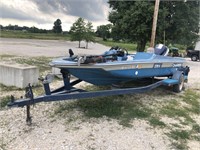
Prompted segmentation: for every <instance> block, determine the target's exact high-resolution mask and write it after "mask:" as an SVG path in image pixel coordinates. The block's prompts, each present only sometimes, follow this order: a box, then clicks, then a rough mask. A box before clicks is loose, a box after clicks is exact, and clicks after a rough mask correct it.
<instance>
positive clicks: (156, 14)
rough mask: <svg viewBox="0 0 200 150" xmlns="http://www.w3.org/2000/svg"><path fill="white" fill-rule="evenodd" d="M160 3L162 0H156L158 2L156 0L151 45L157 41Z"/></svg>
mask: <svg viewBox="0 0 200 150" xmlns="http://www.w3.org/2000/svg"><path fill="white" fill-rule="evenodd" d="M159 3H160V0H156V2H155V8H154V15H153V25H152V32H151V43H150V47H154V43H155V37H156V26H157V19H158V10H159Z"/></svg>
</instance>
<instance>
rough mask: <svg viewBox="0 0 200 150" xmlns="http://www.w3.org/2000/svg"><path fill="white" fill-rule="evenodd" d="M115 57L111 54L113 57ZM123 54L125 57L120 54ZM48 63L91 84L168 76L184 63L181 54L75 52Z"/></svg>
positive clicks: (183, 65) (106, 83) (116, 82)
mask: <svg viewBox="0 0 200 150" xmlns="http://www.w3.org/2000/svg"><path fill="white" fill-rule="evenodd" d="M114 57H115V58H114ZM123 57H125V58H123ZM50 66H52V67H56V68H60V69H61V70H62V71H66V72H69V73H70V74H71V75H73V76H75V77H77V78H79V79H81V80H83V81H86V82H89V83H91V84H94V85H112V84H119V83H122V82H128V81H132V80H137V79H142V78H152V77H170V76H172V75H173V74H174V72H176V71H177V70H181V68H185V67H186V61H185V59H184V58H175V57H169V56H163V55H157V54H155V53H146V52H137V53H136V54H127V55H125V56H122V55H117V54H116V55H114V56H112V58H111V55H100V56H80V57H78V56H76V57H68V58H67V57H63V58H58V59H54V60H53V61H52V62H50Z"/></svg>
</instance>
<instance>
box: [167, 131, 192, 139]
mask: <svg viewBox="0 0 200 150" xmlns="http://www.w3.org/2000/svg"><path fill="white" fill-rule="evenodd" d="M170 137H172V138H173V139H175V140H187V139H189V138H190V131H186V130H172V131H171V132H170Z"/></svg>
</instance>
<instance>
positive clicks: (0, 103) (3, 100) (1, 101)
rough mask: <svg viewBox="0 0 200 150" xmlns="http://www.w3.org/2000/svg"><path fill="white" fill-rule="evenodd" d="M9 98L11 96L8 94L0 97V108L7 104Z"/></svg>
mask: <svg viewBox="0 0 200 150" xmlns="http://www.w3.org/2000/svg"><path fill="white" fill-rule="evenodd" d="M10 100H11V97H10V96H5V97H2V98H1V99H0V110H1V109H2V108H4V107H6V106H7V104H8V103H9V102H10Z"/></svg>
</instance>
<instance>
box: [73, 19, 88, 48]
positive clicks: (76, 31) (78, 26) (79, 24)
mask: <svg viewBox="0 0 200 150" xmlns="http://www.w3.org/2000/svg"><path fill="white" fill-rule="evenodd" d="M85 32H86V28H85V22H84V19H83V18H81V17H80V18H78V19H77V20H76V21H75V22H74V23H73V25H72V27H71V29H70V33H71V40H72V41H78V42H79V46H78V47H79V48H80V44H81V41H82V40H84V34H85Z"/></svg>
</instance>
